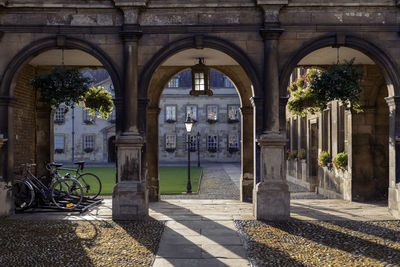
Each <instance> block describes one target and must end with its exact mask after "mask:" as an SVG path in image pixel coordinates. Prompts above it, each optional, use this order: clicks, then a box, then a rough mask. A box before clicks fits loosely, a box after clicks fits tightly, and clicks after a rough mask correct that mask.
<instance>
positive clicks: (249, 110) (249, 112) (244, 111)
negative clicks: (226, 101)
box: [240, 107, 253, 116]
mask: <svg viewBox="0 0 400 267" xmlns="http://www.w3.org/2000/svg"><path fill="white" fill-rule="evenodd" d="M240 113H242V116H246V115H252V114H253V107H241V108H240Z"/></svg>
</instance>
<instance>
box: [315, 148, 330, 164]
mask: <svg viewBox="0 0 400 267" xmlns="http://www.w3.org/2000/svg"><path fill="white" fill-rule="evenodd" d="M318 163H319V165H320V166H321V167H330V165H331V164H332V159H331V155H330V153H329V151H324V150H323V151H321V153H320V154H319V157H318Z"/></svg>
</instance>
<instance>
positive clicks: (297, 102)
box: [287, 58, 363, 116]
mask: <svg viewBox="0 0 400 267" xmlns="http://www.w3.org/2000/svg"><path fill="white" fill-rule="evenodd" d="M354 60H355V59H354V58H353V59H352V60H350V61H348V62H347V61H346V62H345V63H344V64H337V65H333V66H330V67H329V68H328V69H327V70H325V71H321V70H317V69H309V70H308V71H307V73H306V74H305V75H304V76H302V77H300V78H299V79H297V81H296V82H294V83H291V84H290V85H289V88H288V90H289V91H290V92H291V93H292V97H291V99H290V100H289V102H288V106H287V107H288V109H289V110H290V111H291V112H292V113H293V114H295V115H299V116H303V115H306V114H307V113H308V112H310V113H312V114H313V113H315V112H317V111H322V110H324V109H326V108H327V105H328V103H329V102H330V101H333V100H340V101H341V102H342V103H343V104H344V105H345V106H346V107H347V108H350V105H351V107H352V108H353V110H355V111H356V112H361V111H362V109H361V107H360V101H359V94H360V92H361V91H362V90H363V89H362V87H361V86H360V82H361V78H362V75H363V73H362V72H361V71H357V70H356V68H355V67H354V65H353V63H354Z"/></svg>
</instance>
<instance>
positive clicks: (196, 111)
mask: <svg viewBox="0 0 400 267" xmlns="http://www.w3.org/2000/svg"><path fill="white" fill-rule="evenodd" d="M189 107H194V108H195V112H194V114H195V116H194V117H195V118H193V117H191V119H192V120H193V121H197V118H198V117H197V115H198V114H197V113H198V107H197V105H193V104H190V105H186V106H185V121H187V118H188V108H189Z"/></svg>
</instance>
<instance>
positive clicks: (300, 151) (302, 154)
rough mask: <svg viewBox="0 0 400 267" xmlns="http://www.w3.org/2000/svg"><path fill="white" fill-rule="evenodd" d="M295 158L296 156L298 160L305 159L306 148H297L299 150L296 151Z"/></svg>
mask: <svg viewBox="0 0 400 267" xmlns="http://www.w3.org/2000/svg"><path fill="white" fill-rule="evenodd" d="M297 158H298V159H299V160H305V159H307V152H306V150H305V149H304V148H301V149H300V150H299V152H298V153H297Z"/></svg>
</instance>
